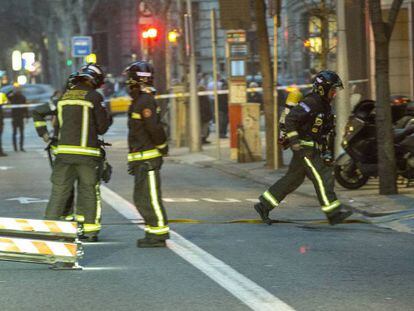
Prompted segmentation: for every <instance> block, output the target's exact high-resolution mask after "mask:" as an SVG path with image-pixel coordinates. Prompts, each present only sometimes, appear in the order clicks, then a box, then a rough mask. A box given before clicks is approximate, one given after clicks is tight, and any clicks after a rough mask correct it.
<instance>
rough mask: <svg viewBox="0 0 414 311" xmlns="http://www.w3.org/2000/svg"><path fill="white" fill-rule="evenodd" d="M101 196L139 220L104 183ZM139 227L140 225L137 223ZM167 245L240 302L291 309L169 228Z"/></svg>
mask: <svg viewBox="0 0 414 311" xmlns="http://www.w3.org/2000/svg"><path fill="white" fill-rule="evenodd" d="M101 193H102V199H103V200H104V201H106V202H107V203H108V204H109V205H110V206H112V208H113V209H115V210H116V211H118V212H119V213H120V214H121V215H123V216H124V217H126V218H127V219H142V216H141V215H140V214H139V213H138V211H137V210H136V208H135V206H134V205H133V204H131V203H130V202H128V201H127V200H125V199H124V198H122V197H121V196H119V195H118V194H117V193H115V192H113V191H112V190H110V189H109V188H107V187H105V186H101ZM138 227H139V228H141V229H143V228H144V226H142V225H139V226H138ZM170 233H171V239H170V240H168V243H167V245H168V247H169V248H170V249H171V250H172V251H173V252H175V253H176V254H177V255H178V256H180V257H181V258H183V259H184V260H186V261H187V262H189V263H190V264H191V265H193V266H194V267H196V268H197V269H199V270H200V271H201V272H203V273H204V274H206V275H207V276H208V277H209V278H211V279H212V280H213V281H215V282H216V283H217V284H219V285H220V286H221V287H223V288H224V289H226V290H227V291H228V292H230V293H231V294H232V295H234V296H235V297H237V298H238V299H239V300H240V301H242V302H243V303H244V304H246V305H247V306H249V307H250V309H252V310H257V311H266V310H269V311H274V310H278V311H294V309H293V308H292V307H290V306H289V305H287V304H286V303H285V302H283V301H282V300H280V299H279V298H277V297H275V296H274V295H272V294H271V293H269V292H268V291H267V290H265V289H264V288H262V287H260V286H259V285H257V284H256V283H254V282H253V281H251V280H250V279H248V278H246V277H245V276H243V275H242V274H240V273H239V272H237V271H236V270H234V269H233V268H232V267H230V266H229V265H227V264H226V263H224V262H223V261H221V260H219V259H217V258H215V257H214V256H212V255H211V254H209V253H207V252H206V251H204V250H203V249H201V248H200V247H198V246H197V245H195V244H193V243H191V242H190V241H188V240H186V239H185V238H184V237H182V236H181V235H179V234H178V233H176V232H174V231H170Z"/></svg>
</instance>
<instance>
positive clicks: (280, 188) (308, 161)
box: [259, 148, 341, 214]
mask: <svg viewBox="0 0 414 311" xmlns="http://www.w3.org/2000/svg"><path fill="white" fill-rule="evenodd" d="M305 176H307V177H308V178H309V179H310V180H311V181H312V183H313V185H314V187H315V190H316V194H317V196H318V199H319V202H320V204H321V207H322V211H323V212H325V213H327V214H329V213H331V212H332V211H334V210H335V209H337V208H340V206H341V203H340V202H339V201H338V200H337V198H336V194H335V192H334V181H335V180H334V175H333V171H332V168H331V167H330V166H328V165H326V164H325V162H324V161H323V160H322V159H321V157H320V152H319V151H318V150H314V149H313V148H304V149H302V150H300V151H294V152H293V158H292V160H291V162H290V165H289V169H288V171H287V173H286V174H285V176H283V177H282V178H281V179H279V180H278V181H277V182H276V183H275V184H274V185H272V186H271V187H270V188H269V189H268V190H267V191H266V192H265V193H263V194H262V195H261V196H260V197H259V200H260V202H261V203H262V204H264V205H265V206H266V207H267V208H268V209H269V210H271V209H273V208H275V207H277V206H278V205H279V202H281V201H282V200H283V199H284V198H285V197H286V196H287V195H288V194H289V193H291V192H293V191H294V190H296V189H297V188H298V187H299V186H300V185H301V184H302V183H303V181H304V179H305Z"/></svg>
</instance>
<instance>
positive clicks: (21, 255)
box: [0, 236, 83, 269]
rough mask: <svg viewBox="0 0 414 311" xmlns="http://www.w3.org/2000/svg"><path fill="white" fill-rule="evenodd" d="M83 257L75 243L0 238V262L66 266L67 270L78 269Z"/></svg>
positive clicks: (80, 249)
mask: <svg viewBox="0 0 414 311" xmlns="http://www.w3.org/2000/svg"><path fill="white" fill-rule="evenodd" d="M82 255H83V251H82V248H81V246H80V245H79V244H77V243H67V242H56V241H44V240H33V239H21V238H14V237H4V236H0V260H8V261H21V262H33V263H47V264H52V265H56V264H66V266H64V267H65V268H68V269H74V268H79V265H78V258H79V257H81V256H82Z"/></svg>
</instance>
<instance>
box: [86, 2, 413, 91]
mask: <svg viewBox="0 0 414 311" xmlns="http://www.w3.org/2000/svg"><path fill="white" fill-rule="evenodd" d="M142 2H145V1H142V0H141V1H139V0H103V1H101V4H100V5H98V6H97V8H96V9H95V12H93V15H92V17H93V18H92V23H91V29H90V30H91V34H92V36H93V38H94V50H95V52H96V54H97V56H98V61H99V62H100V63H102V64H103V65H104V66H105V67H107V70H108V72H110V73H112V74H113V75H115V76H118V75H120V74H121V72H122V69H123V68H124V67H125V65H126V64H128V63H129V62H131V61H133V60H134V59H141V58H142V47H141V41H140V33H139V25H140V24H143V23H146V22H147V21H148V18H146V17H145V16H143V14H144V13H143V9H142V4H141V3H142ZM146 2H148V1H146ZM150 2H151V1H150ZM366 2H367V1H361V0H348V1H346V10H347V12H346V20H347V31H348V39H347V40H348V57H349V59H350V60H352V61H350V62H349V66H350V67H349V76H350V80H366V79H369V82H361V83H359V84H358V85H357V90H356V91H357V92H358V93H361V94H363V96H364V97H371V98H373V96H374V93H375V88H374V85H375V65H374V51H375V50H374V45H373V36H372V31H371V27H370V21H369V14H368V13H367V7H366V5H365V4H366ZM335 3H336V1H334V0H316V1H315V0H312V1H311V0H305V1H303V0H288V1H287V0H284V1H282V13H281V27H279V28H278V35H279V42H278V45H279V48H278V53H279V60H278V66H279V81H280V82H281V84H290V83H306V82H308V81H309V79H310V76H311V75H312V71H318V70H321V69H324V68H328V69H332V70H335V69H336V50H335V45H336V12H335ZM390 3H391V0H386V1H383V8H384V13H385V14H386V13H387V10H388V9H389V7H390ZM413 3H414V0H405V1H404V4H403V7H402V9H401V12H400V14H399V16H398V20H397V24H396V26H395V30H394V32H393V35H392V42H391V45H390V58H391V62H390V76H391V92H392V93H393V94H402V95H409V96H411V97H414V90H413V88H414V82H413V76H414V61H413V59H414V56H413V55H414V43H413V42H414V40H413V37H414V29H413V28H414V19H413V16H414V14H413V10H414V4H413ZM184 4H185V1H183V0H181V1H180V0H173V1H172V5H171V7H170V12H171V13H170V14H169V18H168V19H167V20H165V21H164V23H165V25H164V27H165V30H168V29H169V28H177V27H178V28H179V29H178V30H179V31H180V33H181V35H182V36H181V38H180V40H181V41H179V42H181V44H182V45H181V46H182V47H183V43H184V42H183V41H184V33H183V32H184V29H183V28H184V27H183V21H182V20H180V18H181V17H182V16H183V14H184V13H185V12H184ZM192 6H193V8H192V9H193V10H192V15H193V20H194V34H195V51H196V56H197V67H198V68H197V70H198V73H199V76H200V77H202V76H203V74H204V76H210V77H211V75H212V48H211V46H212V44H211V19H210V14H211V10H213V9H214V10H216V13H217V14H216V15H217V17H219V15H220V14H219V10H220V8H219V1H218V0H193V1H192ZM253 27H254V26H253ZM225 33H226V32H225V30H223V29H222V28H221V27H220V21H219V20H218V21H217V56H218V69H219V72H220V74H221V75H222V76H226V58H225ZM268 33H269V40H270V46H272V45H273V42H272V38H273V25H272V21H271V19H270V17H269V19H268ZM247 36H248V41H249V43H250V49H249V52H250V57H249V62H248V70H247V74H248V75H249V76H251V79H254V77H258V79H260V69H259V57H258V51H257V43H256V42H257V41H256V40H257V35H256V33H255V31H254V28H252V29H251V31H248V33H247ZM167 49H172V51H173V52H172V54H171V55H172V56H171V57H172V59H170V60H169V61H168V62H167V66H171V67H174V66H175V67H177V66H178V65H182V67H183V68H184V67H185V59H186V57H185V55H184V56H182V55H181V59H180V57H178V56H177V55H178V54H179V53H177V50H178V49H180V47H178V46H177V45H176V46H172V45H168V43H167ZM174 58H176V59H174ZM177 59H178V60H177ZM167 71H168V70H167ZM171 71H172V72H173V74H172V76H173V78H178V79H181V78H182V77H179V76H178V73H179V72H181V74H180V75H181V76H183V74H182V72H185V70H184V69H181V70H177V69H174V70H171ZM206 79H208V78H206Z"/></svg>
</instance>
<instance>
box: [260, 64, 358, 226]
mask: <svg viewBox="0 0 414 311" xmlns="http://www.w3.org/2000/svg"><path fill="white" fill-rule="evenodd" d="M342 88H343V86H342V81H341V79H340V78H339V76H338V75H337V74H336V73H335V72H333V71H328V70H325V71H321V72H320V73H319V74H318V75H317V76H316V77H315V79H314V83H313V89H312V92H311V93H310V94H308V95H307V96H305V98H303V100H302V101H301V102H299V104H298V105H296V106H294V107H293V108H292V109H291V110H290V112H289V113H288V114H287V115H286V118H285V120H284V121H285V124H284V126H285V129H286V137H287V139H288V144H289V146H290V148H291V149H292V151H293V158H292V160H291V162H290V165H289V169H288V171H287V173H286V175H285V176H283V177H282V178H281V179H279V180H278V181H277V182H276V183H275V184H274V185H272V186H271V187H270V188H269V189H268V190H267V191H265V192H264V193H263V194H262V195H261V196H260V197H259V200H260V202H259V203H257V204H255V205H254V208H255V210H256V212H257V213H258V214H259V215H260V217H261V218H262V220H263V222H265V223H267V224H268V225H271V224H272V220H271V219H270V218H269V212H270V211H271V210H272V209H274V208H275V207H278V206H279V203H280V202H281V201H282V200H283V199H284V198H285V197H286V196H287V195H288V194H289V193H291V192H293V191H294V190H296V189H297V188H298V187H299V186H300V185H301V184H302V183H303V181H304V179H305V176H307V177H308V178H309V179H310V180H311V181H312V183H313V184H314V187H315V190H316V193H317V196H318V199H319V202H320V204H321V208H322V212H324V213H325V215H326V217H327V219H328V221H329V223H330V224H331V225H335V224H338V223H341V222H343V221H344V220H345V219H346V218H347V217H349V216H350V215H351V214H352V212H350V211H346V210H344V209H343V206H342V205H341V203H340V202H339V201H338V199H337V197H336V194H335V192H334V176H333V171H332V167H331V166H330V165H329V162H331V161H332V160H333V151H332V148H333V146H332V145H333V144H331V143H330V142H332V141H333V140H332V137H333V136H332V133H333V130H334V115H333V114H332V107H331V101H332V100H333V98H334V97H335V95H336V91H337V89H342Z"/></svg>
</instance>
